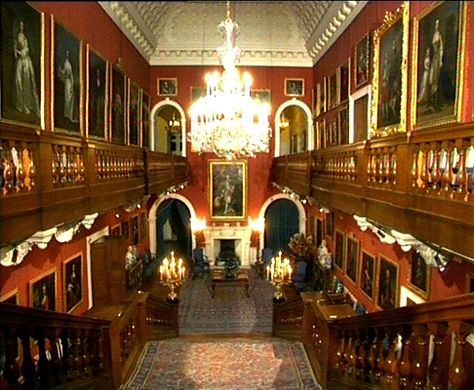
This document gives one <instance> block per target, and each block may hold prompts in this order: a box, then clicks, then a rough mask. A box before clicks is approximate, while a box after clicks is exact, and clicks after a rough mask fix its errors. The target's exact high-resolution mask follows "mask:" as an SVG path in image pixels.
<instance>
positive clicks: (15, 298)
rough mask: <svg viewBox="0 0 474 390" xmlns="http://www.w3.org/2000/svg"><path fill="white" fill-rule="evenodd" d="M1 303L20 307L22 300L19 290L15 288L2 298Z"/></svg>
mask: <svg viewBox="0 0 474 390" xmlns="http://www.w3.org/2000/svg"><path fill="white" fill-rule="evenodd" d="M0 303H8V304H10V305H19V304H20V299H19V295H18V289H17V288H15V289H14V290H13V291H10V292H9V293H7V294H4V295H2V296H0Z"/></svg>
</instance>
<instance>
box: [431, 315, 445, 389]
mask: <svg viewBox="0 0 474 390" xmlns="http://www.w3.org/2000/svg"><path fill="white" fill-rule="evenodd" d="M428 329H429V331H430V333H431V334H432V335H433V343H434V346H433V358H432V359H431V364H430V366H429V369H428V376H429V379H430V389H444V388H445V387H446V386H445V384H446V382H447V368H446V367H448V365H449V351H448V350H447V349H446V348H445V344H446V343H445V341H446V336H447V330H448V327H447V326H446V325H444V324H429V325H428ZM448 344H449V343H448ZM448 346H449V345H448Z"/></svg>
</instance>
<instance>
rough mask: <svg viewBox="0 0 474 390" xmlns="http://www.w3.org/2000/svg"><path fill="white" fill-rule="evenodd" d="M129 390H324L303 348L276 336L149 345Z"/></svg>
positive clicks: (178, 341)
mask: <svg viewBox="0 0 474 390" xmlns="http://www.w3.org/2000/svg"><path fill="white" fill-rule="evenodd" d="M137 367H138V369H137V370H136V372H135V373H134V374H133V375H132V377H131V379H130V380H129V381H128V383H127V384H125V385H124V386H122V387H121V389H123V390H152V389H153V390H157V389H160V390H168V389H169V390H171V389H173V390H188V389H200V390H211V389H212V390H270V389H275V390H277V389H278V390H297V389H305V390H310V389H315V390H321V387H320V386H319V385H318V384H317V383H316V380H315V378H314V376H313V374H312V371H311V369H310V366H309V362H308V359H307V356H306V353H305V351H304V349H303V346H302V344H301V343H300V342H292V341H286V340H280V339H275V338H268V339H265V340H263V339H262V340H251V339H243V338H229V339H214V340H212V339H211V340H207V341H191V340H190V339H170V340H162V341H152V342H149V343H147V345H146V346H145V348H144V352H143V354H142V356H141V358H140V362H139V364H138V365H137Z"/></svg>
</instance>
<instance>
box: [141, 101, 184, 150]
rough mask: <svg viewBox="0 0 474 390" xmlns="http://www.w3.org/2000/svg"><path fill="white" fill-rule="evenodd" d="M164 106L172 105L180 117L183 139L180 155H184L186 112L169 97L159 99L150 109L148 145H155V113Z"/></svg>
mask: <svg viewBox="0 0 474 390" xmlns="http://www.w3.org/2000/svg"><path fill="white" fill-rule="evenodd" d="M164 106H173V107H174V108H176V109H177V110H178V112H179V115H180V117H181V139H182V140H183V147H182V154H181V155H182V156H183V157H186V114H185V112H184V110H183V107H181V105H180V104H179V103H178V102H175V101H174V100H171V99H170V98H166V99H165V100H161V101H159V102H158V103H156V104H155V105H154V106H153V108H152V109H151V112H150V116H151V131H150V139H149V145H153V146H154V145H155V114H156V112H157V111H159V110H160V109H161V108H162V107H164Z"/></svg>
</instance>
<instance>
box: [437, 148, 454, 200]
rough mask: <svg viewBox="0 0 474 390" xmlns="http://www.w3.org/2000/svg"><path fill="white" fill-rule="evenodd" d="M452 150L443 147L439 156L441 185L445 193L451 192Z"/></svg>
mask: <svg viewBox="0 0 474 390" xmlns="http://www.w3.org/2000/svg"><path fill="white" fill-rule="evenodd" d="M450 161H451V157H450V150H449V149H445V148H443V149H442V150H441V153H440V156H439V169H440V172H441V186H442V188H443V191H444V193H445V194H449V191H450V189H451V187H450V184H451V180H452V177H451V169H450Z"/></svg>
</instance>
